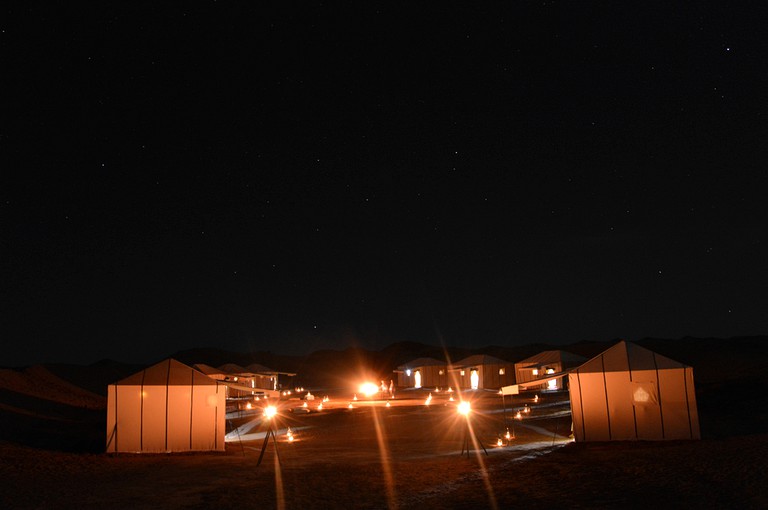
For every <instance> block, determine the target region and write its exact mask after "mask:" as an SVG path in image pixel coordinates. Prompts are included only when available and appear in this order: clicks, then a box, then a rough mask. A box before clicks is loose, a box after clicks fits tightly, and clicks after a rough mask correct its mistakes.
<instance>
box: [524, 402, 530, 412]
mask: <svg viewBox="0 0 768 510" xmlns="http://www.w3.org/2000/svg"><path fill="white" fill-rule="evenodd" d="M523 412H524V413H525V414H529V413H530V412H531V408H530V407H528V404H525V407H523Z"/></svg>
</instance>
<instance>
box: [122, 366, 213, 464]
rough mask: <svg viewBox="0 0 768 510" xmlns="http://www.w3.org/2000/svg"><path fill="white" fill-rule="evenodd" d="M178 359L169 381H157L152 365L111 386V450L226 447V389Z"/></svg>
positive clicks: (170, 450)
mask: <svg viewBox="0 0 768 510" xmlns="http://www.w3.org/2000/svg"><path fill="white" fill-rule="evenodd" d="M171 361H173V360H171ZM174 363H175V364H176V365H171V364H169V366H168V367H167V371H168V372H167V374H166V375H165V377H164V379H165V381H166V384H156V383H157V379H158V377H152V373H151V372H150V370H152V368H154V367H152V368H150V369H147V370H145V371H144V373H139V374H138V376H132V377H129V378H127V379H125V380H124V381H120V382H118V383H116V384H111V385H109V387H108V389H107V452H182V451H209V450H219V451H223V450H224V432H225V412H226V401H225V391H224V390H225V389H224V388H223V387H220V386H219V385H218V384H216V382H215V381H213V380H212V379H210V378H209V377H207V376H205V375H204V374H202V373H200V372H197V371H195V370H192V369H191V368H189V367H186V366H185V365H181V364H180V363H178V362H174ZM177 365H178V366H177ZM179 366H181V367H183V368H184V369H186V370H183V369H181V370H180V369H179ZM147 374H150V375H149V376H148V375H147ZM154 375H157V374H154ZM160 376H161V377H162V374H160ZM137 383H138V384H137ZM150 383H151V384H150Z"/></svg>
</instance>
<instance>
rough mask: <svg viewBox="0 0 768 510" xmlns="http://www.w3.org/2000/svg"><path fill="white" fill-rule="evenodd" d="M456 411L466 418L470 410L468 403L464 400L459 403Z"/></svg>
mask: <svg viewBox="0 0 768 510" xmlns="http://www.w3.org/2000/svg"><path fill="white" fill-rule="evenodd" d="M456 410H457V411H458V412H459V414H463V415H464V416H467V415H468V414H469V412H470V411H471V410H472V408H471V406H470V405H469V402H468V401H466V400H465V401H463V402H461V403H459V405H458V406H457V407H456Z"/></svg>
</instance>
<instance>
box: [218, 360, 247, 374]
mask: <svg viewBox="0 0 768 510" xmlns="http://www.w3.org/2000/svg"><path fill="white" fill-rule="evenodd" d="M219 370H221V371H222V372H223V373H225V374H230V375H240V374H245V373H248V370H246V369H245V368H244V367H241V366H240V365H238V364H236V363H225V364H223V365H221V366H220V367H219Z"/></svg>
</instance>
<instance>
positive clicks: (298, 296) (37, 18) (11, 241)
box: [0, 1, 768, 366]
mask: <svg viewBox="0 0 768 510" xmlns="http://www.w3.org/2000/svg"><path fill="white" fill-rule="evenodd" d="M166 4H167V3H166V2H152V3H147V4H141V3H138V2H126V3H123V4H122V5H121V4H117V3H115V2H102V3H101V4H87V5H85V4H82V5H78V4H70V3H66V2H57V3H54V2H32V3H20V4H19V5H18V6H17V7H4V8H3V11H4V12H3V15H2V17H0V19H1V21H0V24H1V26H0V29H2V33H0V45H1V47H2V54H3V66H2V67H3V71H2V80H1V81H2V83H3V89H4V90H5V92H4V93H3V94H2V96H0V97H2V99H1V101H2V121H0V151H1V153H0V157H1V158H2V159H1V160H0V166H1V168H2V171H1V172H2V182H1V183H0V194H1V195H0V198H1V200H2V202H1V203H0V207H1V209H0V217H1V219H2V238H1V239H2V246H1V247H0V248H1V251H0V257H1V259H0V263H1V266H2V267H1V268H0V274H1V275H2V285H1V288H0V292H1V293H2V303H1V306H2V312H1V313H2V328H1V330H0V331H1V332H0V342H1V344H2V350H1V353H0V365H5V366H9V365H10V366H14V365H21V364H29V363H37V362H44V361H61V362H80V363H90V362H94V361H96V360H99V359H102V358H107V357H108V358H113V359H118V360H121V361H132V362H149V361H153V360H156V359H159V358H161V357H163V356H166V355H169V354H171V353H172V352H175V351H177V350H180V349H185V348H194V347H218V348H222V349H228V350H235V351H242V352H253V351H262V350H269V351H273V352H276V353H282V354H305V353H309V352H311V351H313V350H315V349H319V348H335V349H341V348H346V347H348V346H360V347H365V348H372V349H378V348H381V347H384V346H385V345H387V344H389V343H391V342H393V341H400V340H412V341H418V342H424V343H428V344H435V345H440V343H441V342H443V343H444V344H445V345H448V346H461V347H480V346H486V345H506V346H513V345H523V344H529V343H533V342H545V343H551V344H567V343H571V342H576V341H579V340H597V341H605V340H609V339H613V338H617V337H620V338H625V339H629V340H635V339H639V338H642V337H646V336H654V337H663V338H677V337H682V336H685V335H692V336H719V337H730V336H737V335H757V334H766V333H768V296H767V292H766V291H767V290H768V233H767V232H768V228H767V227H766V225H767V224H768V206H767V205H766V196H768V170H766V169H768V63H767V62H766V60H767V59H768V31H767V30H766V29H765V20H766V19H768V7H766V4H765V2H738V3H737V4H734V5H731V4H730V3H728V2H693V3H691V4H688V3H682V2H669V1H662V2H605V3H602V2H590V1H580V2H562V3H561V2H549V1H546V2H527V1H515V2H493V3H490V2H470V3H467V4H466V5H465V6H460V4H453V3H449V2H435V3H432V4H431V5H429V6H419V5H413V3H412V2H405V3H397V2H380V3H376V2H345V3H329V4H326V3H319V2H296V3H294V2H279V4H281V5H282V6H283V7H282V8H280V9H277V8H273V7H265V6H264V5H261V3H260V2H255V3H247V2H246V3H235V2H222V1H219V2H198V3H194V5H192V4H190V5H184V6H181V4H179V6H175V4H174V6H173V7H172V6H170V5H166Z"/></svg>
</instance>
